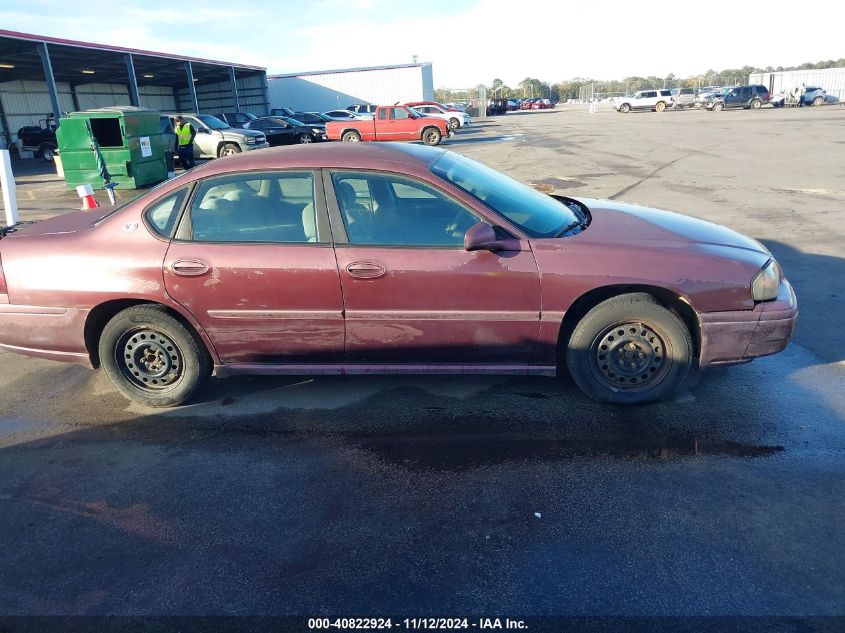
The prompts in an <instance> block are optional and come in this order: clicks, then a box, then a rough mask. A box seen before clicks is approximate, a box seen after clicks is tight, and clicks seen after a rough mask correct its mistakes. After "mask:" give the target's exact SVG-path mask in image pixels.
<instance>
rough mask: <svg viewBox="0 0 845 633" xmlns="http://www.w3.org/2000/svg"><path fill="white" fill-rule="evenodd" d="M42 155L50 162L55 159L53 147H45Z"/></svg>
mask: <svg viewBox="0 0 845 633" xmlns="http://www.w3.org/2000/svg"><path fill="white" fill-rule="evenodd" d="M42 156H44V160H46V161H48V162H52V161H53V148H52V147H48V148H47V149H45V150H44V153H43V154H42Z"/></svg>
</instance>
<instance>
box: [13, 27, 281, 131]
mask: <svg viewBox="0 0 845 633" xmlns="http://www.w3.org/2000/svg"><path fill="white" fill-rule="evenodd" d="M114 105H133V106H141V107H147V108H152V109H155V110H161V111H164V112H175V111H186V112H221V111H239V110H245V111H249V112H253V113H255V114H268V113H269V111H268V109H267V108H268V101H267V73H266V69H264V68H260V67H257V66H246V65H243V64H232V63H228V62H218V61H212V60H207V59H198V58H194V57H184V56H180V55H170V54H167V53H154V52H151V51H143V50H136V49H131V48H123V47H120V46H104V45H100V44H90V43H87V42H77V41H73V40H65V39H58V38H51V37H42V36H40V35H30V34H27V33H17V32H14V31H6V30H2V29H0V148H2V147H8V146H9V144H10V143H13V142H15V140H16V138H17V136H16V132H17V130H19V129H20V128H21V127H23V126H26V125H37V124H38V122H39V120H40V119H44V118H46V117H47V115H48V114H51V113H53V114H55V115H56V116H57V117H58V116H59V115H60V114H61V113H65V112H72V111H78V110H87V109H91V108H99V107H106V106H114Z"/></svg>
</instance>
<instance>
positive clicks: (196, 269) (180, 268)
mask: <svg viewBox="0 0 845 633" xmlns="http://www.w3.org/2000/svg"><path fill="white" fill-rule="evenodd" d="M170 270H172V271H173V272H174V273H175V274H177V275H183V276H184V277H198V276H199V275H204V274H205V273H207V272H208V262H204V261H202V260H201V259H177V260H176V261H175V262H173V263H172V264H170Z"/></svg>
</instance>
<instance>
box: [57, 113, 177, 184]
mask: <svg viewBox="0 0 845 633" xmlns="http://www.w3.org/2000/svg"><path fill="white" fill-rule="evenodd" d="M159 117H160V114H159V112H158V111H156V110H149V109H147V108H135V107H132V106H115V107H111V108H98V109H96V110H86V111H84V112H71V113H70V114H68V115H67V116H63V117H62V118H61V122H60V125H59V129H58V130H57V131H56V139H57V141H58V144H59V152H60V155H61V157H62V167H63V168H64V172H65V182H66V183H67V187H68V189H75V188H76V187H77V186H79V185H84V184H89V185H91V186H92V187H94V188H95V189H102V188H103V184H104V181H103V175H102V172H101V165H102V163H105V167H106V169H107V170H108V174H109V176H110V177H111V182H113V183H117V184H118V185H119V186H120V187H121V188H122V189H137V188H139V187H143V186H145V185H153V184H156V183H158V182H161V181H163V180H166V179H167V165H166V163H165V159H164V150H165V141H164V140H163V137H162V135H161V126H160V124H159ZM94 143H96V145H97V147H98V148H99V154H100V156H101V157H102V158H101V160H100V161H98V156H97V150H95V149H94V148H93V144H94Z"/></svg>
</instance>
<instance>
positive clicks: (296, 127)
mask: <svg viewBox="0 0 845 633" xmlns="http://www.w3.org/2000/svg"><path fill="white" fill-rule="evenodd" d="M245 127H246V129H249V130H258V131H259V132H263V133H264V135H265V136H266V137H267V142H268V143H270V145H271V146H273V147H275V146H277V145H292V144H294V143H318V142H320V141H325V140H326V126H325V125H319V126H317V125H306V124H305V123H303V122H302V121H297V120H296V119H291V118H289V117H279V116H267V117H260V118H257V119H255V120H254V121H250V122H249V123H247V124H246V126H245Z"/></svg>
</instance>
